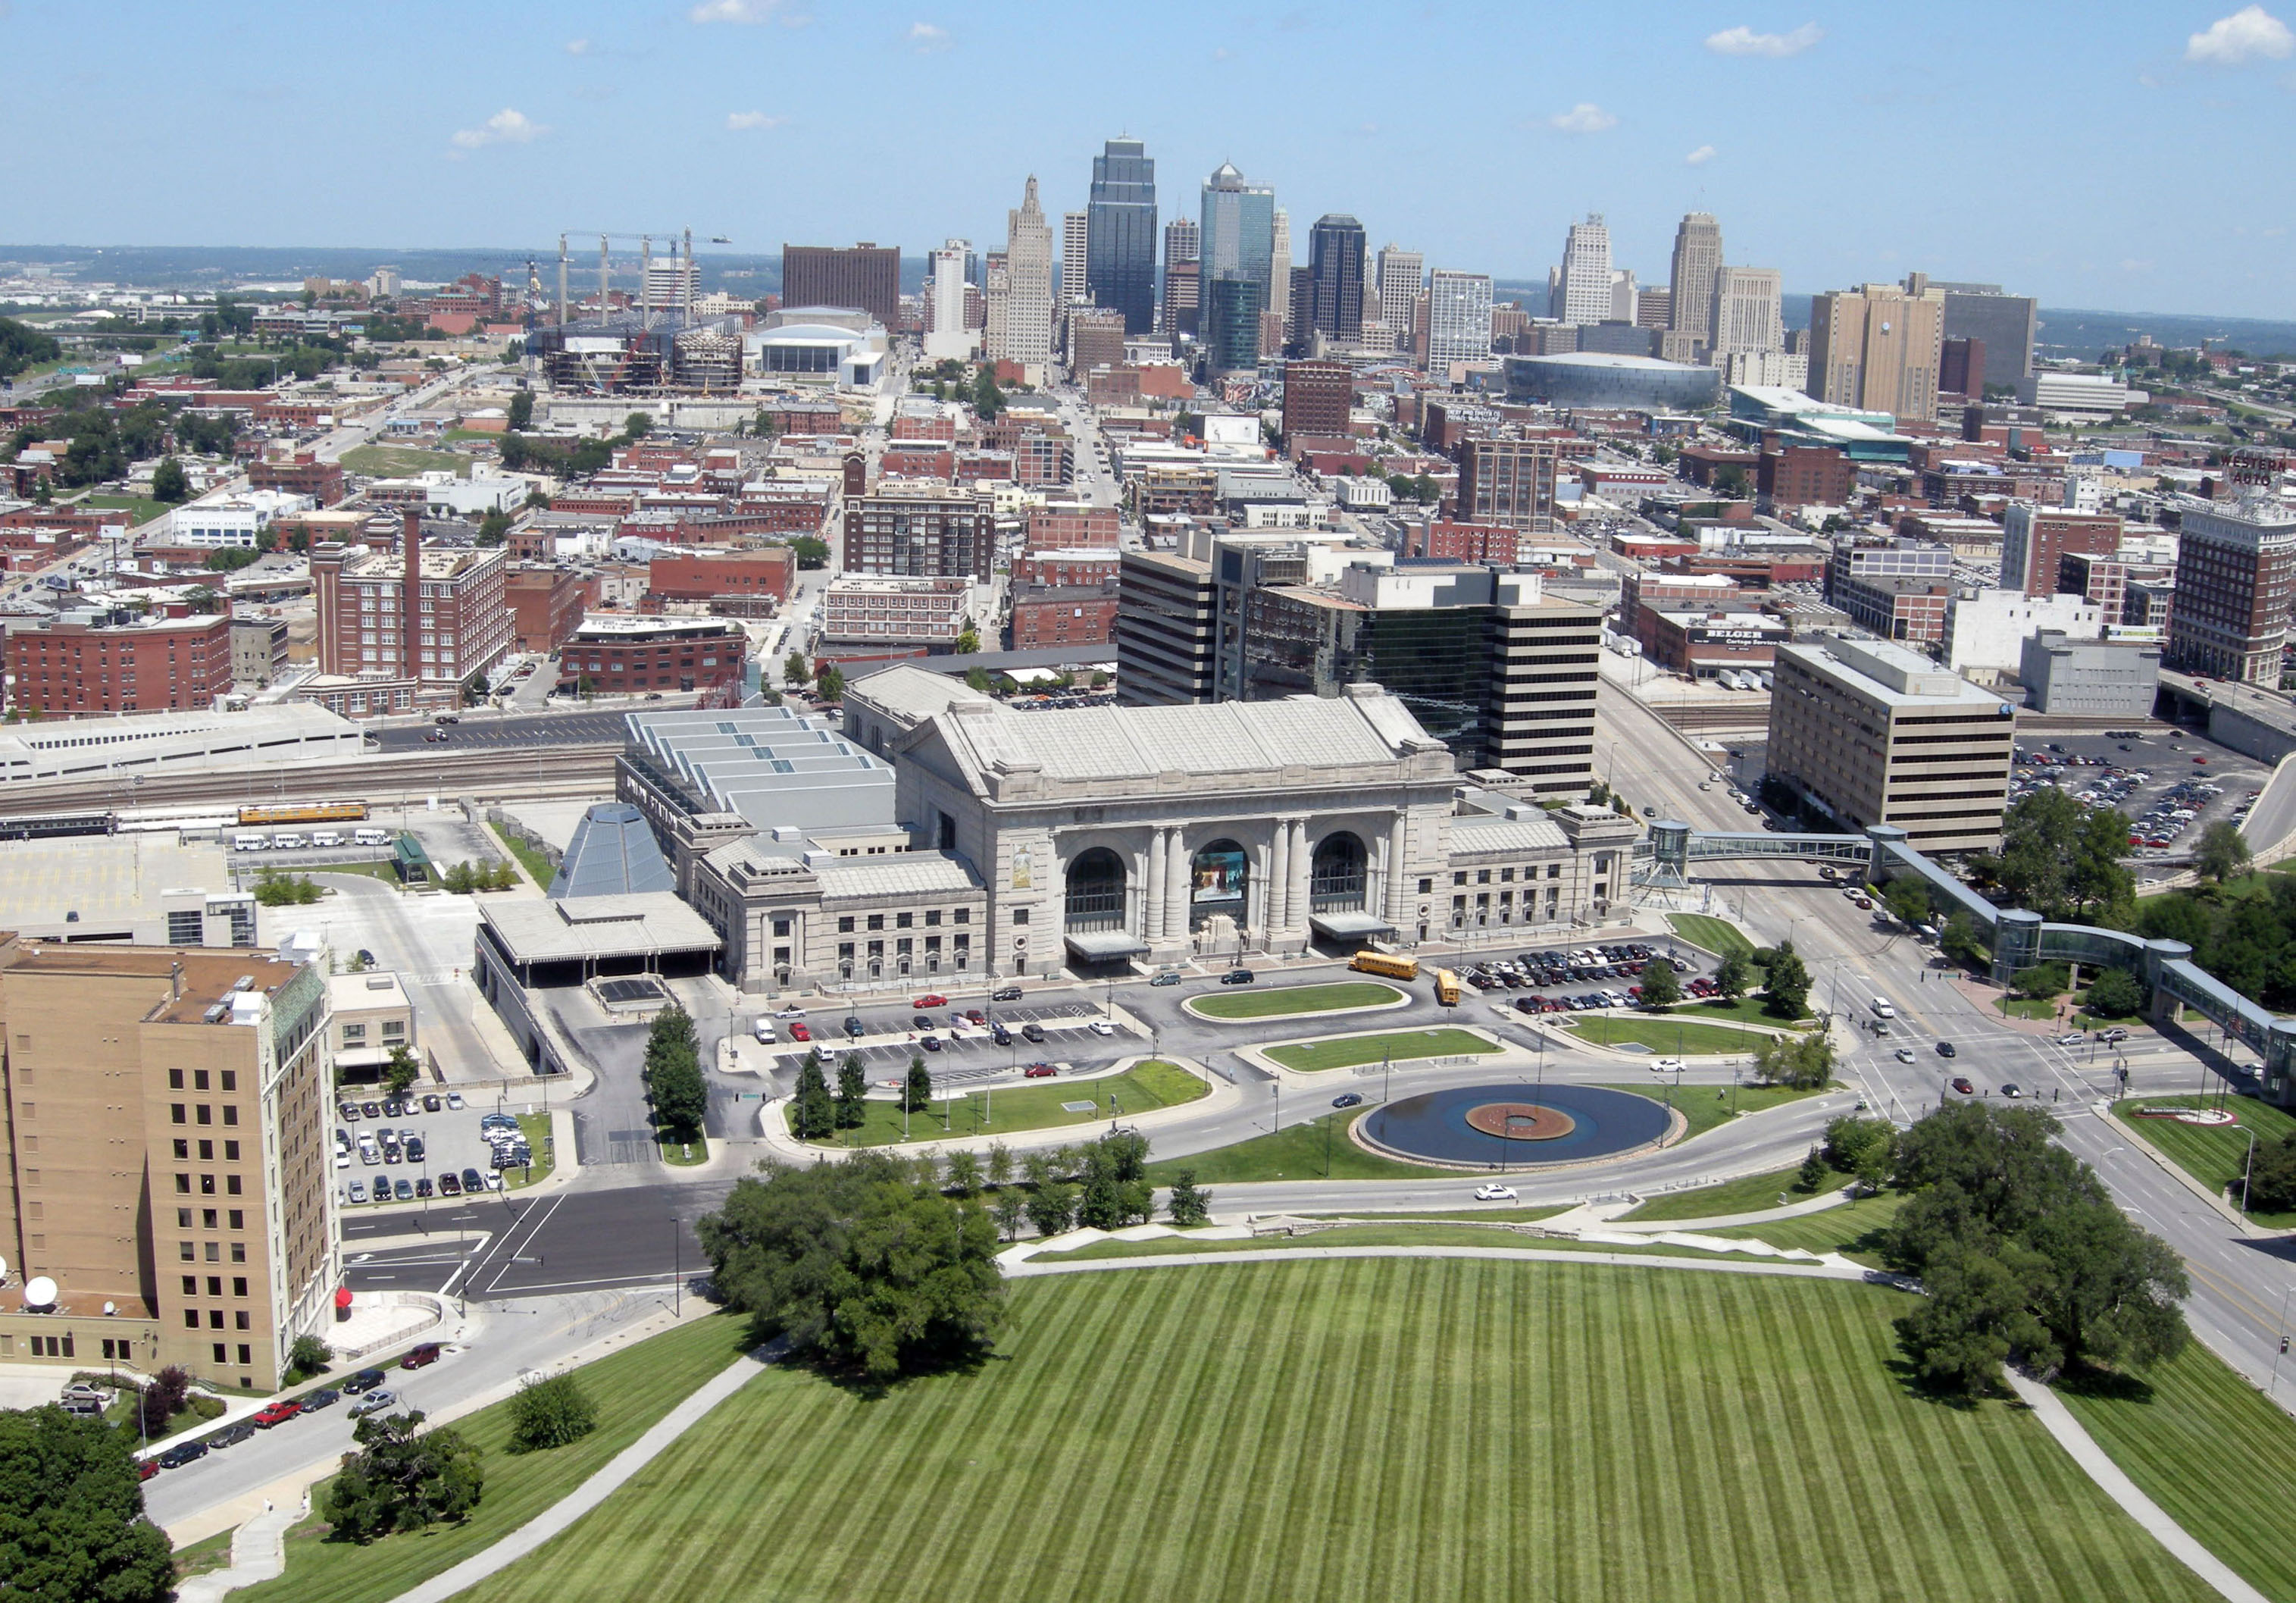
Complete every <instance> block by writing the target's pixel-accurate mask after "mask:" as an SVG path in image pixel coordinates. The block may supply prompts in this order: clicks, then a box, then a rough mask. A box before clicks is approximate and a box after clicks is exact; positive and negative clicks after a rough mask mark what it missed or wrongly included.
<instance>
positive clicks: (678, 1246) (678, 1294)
mask: <svg viewBox="0 0 2296 1603" xmlns="http://www.w3.org/2000/svg"><path fill="white" fill-rule="evenodd" d="M669 1262H670V1275H669V1311H670V1317H671V1318H673V1319H675V1318H676V1317H678V1316H679V1315H681V1314H683V1313H684V1312H685V1232H684V1231H683V1230H681V1229H678V1224H677V1215H676V1214H675V1213H673V1214H671V1215H670V1216H669Z"/></svg>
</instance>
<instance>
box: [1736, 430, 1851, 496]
mask: <svg viewBox="0 0 2296 1603" xmlns="http://www.w3.org/2000/svg"><path fill="white" fill-rule="evenodd" d="M1754 488H1755V489H1757V490H1758V491H1759V493H1760V495H1761V498H1762V502H1763V505H1765V506H1774V507H1775V506H1787V507H1792V506H1844V505H1847V504H1848V502H1849V498H1850V497H1851V495H1852V494H1853V493H1854V492H1855V491H1856V490H1857V464H1856V463H1854V462H1852V461H1850V460H1849V456H1848V455H1847V454H1846V453H1844V452H1841V451H1837V450H1835V449H1833V448H1832V447H1831V446H1816V445H1781V446H1766V447H1764V448H1763V450H1762V459H1761V461H1760V462H1759V464H1757V465H1756V472H1755V475H1754Z"/></svg>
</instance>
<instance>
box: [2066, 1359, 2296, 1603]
mask: <svg viewBox="0 0 2296 1603" xmlns="http://www.w3.org/2000/svg"><path fill="white" fill-rule="evenodd" d="M2283 1378H2285V1377H2283ZM2057 1389H2058V1392H2059V1393H2060V1394H2061V1395H2062V1396H2063V1398H2064V1400H2065V1402H2066V1404H2067V1405H2068V1406H2069V1407H2071V1410H2072V1411H2073V1412H2074V1413H2075V1414H2076V1415H2077V1416H2079V1419H2080V1422H2081V1423H2082V1424H2083V1425H2085V1426H2088V1430H2089V1434H2091V1435H2093V1436H2095V1438H2096V1439H2097V1443H2098V1444H2099V1445H2100V1446H2102V1447H2103V1449H2104V1450H2105V1451H2106V1452H2108V1453H2110V1454H2112V1461H2113V1462H2114V1463H2116V1464H2118V1465H2120V1467H2121V1468H2122V1469H2123V1470H2124V1471H2126V1472H2127V1473H2128V1478H2129V1479H2130V1480H2133V1481H2135V1482H2136V1484H2137V1485H2138V1487H2139V1488H2141V1489H2142V1490H2143V1491H2144V1493H2145V1495H2147V1496H2148V1497H2150V1498H2152V1499H2153V1501H2154V1502H2157V1503H2159V1504H2160V1505H2161V1508H2165V1509H2166V1510H2168V1512H2169V1517H2170V1518H2172V1519H2174V1520H2176V1521H2177V1524H2179V1525H2183V1526H2184V1527H2185V1530H2187V1531H2189V1532H2191V1533H2193V1535H2194V1537H2195V1538H2197V1539H2198V1540H2199V1541H2200V1542H2201V1543H2202V1546H2204V1547H2206V1548H2207V1549H2208V1550H2210V1552H2212V1553H2214V1554H2215V1555H2216V1556H2217V1557H2218V1558H2221V1559H2222V1560H2224V1562H2225V1563H2226V1564H2228V1565H2230V1566H2232V1567H2233V1568H2234V1570H2235V1571H2236V1572H2238V1573H2239V1574H2240V1575H2241V1576H2242V1578H2243V1579H2244V1580H2246V1581H2247V1582H2249V1583H2250V1584H2251V1585H2252V1586H2254V1587H2256V1588H2257V1590H2259V1591H2262V1592H2263V1593H2265V1594H2266V1595H2267V1596H2268V1597H2275V1598H2292V1597H2296V1550H2292V1549H2291V1548H2290V1546H2289V1544H2288V1533H2287V1522H2286V1521H2285V1519H2284V1517H2282V1516H2283V1515H2284V1512H2285V1510H2286V1509H2287V1508H2288V1507H2289V1500H2290V1499H2292V1498H2296V1420H2292V1419H2290V1418H2289V1417H2288V1416H2287V1414H2286V1413H2285V1412H2284V1411H2283V1410H2280V1409H2278V1408H2276V1407H2275V1406H2274V1405H2273V1404H2272V1403H2271V1402H2268V1401H2267V1399H2266V1398H2265V1397H2264V1396H2263V1394H2262V1393H2259V1392H2258V1391H2257V1389H2256V1388H2255V1387H2254V1386H2252V1385H2250V1384H2249V1383H2248V1382H2247V1381H2246V1380H2244V1379H2243V1378H2242V1377H2240V1376H2239V1375H2238V1374H2236V1373H2235V1371H2234V1370H2233V1369H2232V1368H2231V1367H2230V1366H2229V1365H2227V1364H2226V1362H2225V1361H2224V1360H2222V1359H2220V1358H2218V1357H2217V1355H2216V1354H2215V1353H2213V1352H2210V1351H2209V1350H2208V1349H2207V1348H2205V1347H2203V1346H2202V1345H2201V1344H2200V1343H2198V1342H2193V1343H2191V1344H2188V1345H2187V1346H2186V1347H2185V1350H2184V1352H2181V1353H2179V1354H2177V1357H2176V1358H2174V1359H2173V1360H2170V1361H2169V1362H2168V1363H2165V1364H2162V1365H2161V1366H2160V1367H2159V1368H2158V1369H2154V1370H2153V1372H2152V1373H2151V1374H2149V1375H2147V1376H2145V1377H2144V1380H2143V1381H2139V1382H2136V1383H2133V1384H2128V1385H2114V1384H2112V1383H2111V1382H2110V1381H2107V1382H2105V1383H2103V1384H2100V1385H2081V1384H2080V1383H2079V1382H2072V1383H2069V1384H2066V1385H2060V1386H2059V1387H2058V1388H2057Z"/></svg>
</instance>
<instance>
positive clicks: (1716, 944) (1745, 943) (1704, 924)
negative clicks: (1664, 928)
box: [1666, 913, 1754, 958]
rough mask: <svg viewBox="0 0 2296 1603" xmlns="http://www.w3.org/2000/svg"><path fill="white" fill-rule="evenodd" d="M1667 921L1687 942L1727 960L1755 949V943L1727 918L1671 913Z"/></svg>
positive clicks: (1700, 914) (1702, 914)
mask: <svg viewBox="0 0 2296 1603" xmlns="http://www.w3.org/2000/svg"><path fill="white" fill-rule="evenodd" d="M1666 921H1667V922H1668V923H1669V924H1670V925H1673V926H1674V933H1676V934H1677V935H1679V936H1681V937H1682V938H1683V939H1684V940H1685V941H1689V942H1690V943H1691V944H1692V945H1693V946H1702V947H1704V948H1705V949H1707V950H1708V951H1710V952H1713V953H1715V954H1716V955H1717V956H1719V957H1725V958H1726V957H1728V956H1729V955H1730V954H1731V953H1732V952H1737V953H1740V954H1741V955H1743V954H1744V953H1747V952H1751V951H1752V950H1753V949H1754V943H1753V942H1752V941H1749V940H1747V939H1746V936H1745V934H1744V933H1743V931H1741V930H1740V929H1739V928H1738V926H1737V925H1734V924H1732V923H1731V922H1730V921H1729V920H1728V919H1726V918H1715V917H1709V916H1708V915H1707V914H1704V913H1669V914H1668V915H1667V916H1666Z"/></svg>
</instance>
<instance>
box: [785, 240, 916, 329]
mask: <svg viewBox="0 0 2296 1603" xmlns="http://www.w3.org/2000/svg"><path fill="white" fill-rule="evenodd" d="M782 304H783V306H785V307H799V306H854V307H859V308H861V309H862V310H863V311H865V312H867V313H868V314H869V315H870V316H873V317H874V318H876V319H877V321H878V323H879V324H881V325H883V327H884V328H885V330H886V331H887V332H888V333H890V332H891V331H892V330H894V329H897V328H898V327H900V326H901V248H900V247H899V246H898V245H876V244H871V243H869V242H867V241H866V240H865V241H863V242H862V243H859V244H857V245H855V246H854V247H853V248H852V249H851V250H839V249H836V248H834V247H832V246H829V245H783V247H782Z"/></svg>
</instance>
